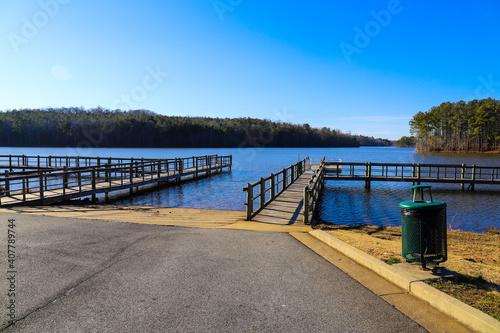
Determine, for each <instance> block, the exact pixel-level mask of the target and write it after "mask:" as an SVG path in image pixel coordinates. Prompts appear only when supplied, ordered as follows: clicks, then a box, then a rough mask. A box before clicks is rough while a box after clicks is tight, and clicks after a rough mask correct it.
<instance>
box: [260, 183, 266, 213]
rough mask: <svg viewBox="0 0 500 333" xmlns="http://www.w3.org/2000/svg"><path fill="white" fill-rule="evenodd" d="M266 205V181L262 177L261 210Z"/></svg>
mask: <svg viewBox="0 0 500 333" xmlns="http://www.w3.org/2000/svg"><path fill="white" fill-rule="evenodd" d="M265 204H266V181H265V180H264V178H262V177H260V208H264V205H265Z"/></svg>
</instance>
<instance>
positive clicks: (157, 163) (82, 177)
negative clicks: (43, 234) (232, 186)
mask: <svg viewBox="0 0 500 333" xmlns="http://www.w3.org/2000/svg"><path fill="white" fill-rule="evenodd" d="M1 158H5V156H1V157H0V159H1ZM9 158H10V160H11V161H12V162H14V163H10V164H9V165H8V166H7V167H6V169H8V170H17V169H21V170H24V169H25V168H24V167H25V166H27V165H28V166H31V167H35V166H36V165H35V166H34V165H30V164H29V163H26V162H29V158H25V157H22V158H20V159H19V161H20V163H17V164H16V163H15V162H16V161H17V160H18V159H17V158H14V159H13V158H12V156H9ZM44 159H45V157H42V158H40V157H38V159H37V162H38V163H40V161H42V162H43V161H44ZM21 160H22V161H21ZM102 160H104V161H106V162H112V164H109V163H100V162H101V158H82V157H70V158H68V159H63V158H61V160H60V161H68V162H69V163H68V164H69V165H70V167H67V166H64V167H62V168H63V169H62V170H60V169H58V170H55V169H51V168H47V167H54V168H61V165H60V164H59V165H46V164H45V163H43V164H42V165H41V166H42V167H43V168H40V169H38V170H36V171H21V172H16V171H14V172H13V173H12V174H11V172H10V171H5V173H4V174H3V176H1V177H0V205H1V206H12V205H40V204H41V205H44V204H50V203H54V202H61V201H65V200H68V199H73V198H80V197H86V196H91V197H92V201H95V199H96V195H97V194H99V193H104V194H105V198H106V199H107V198H108V194H109V193H110V192H114V191H120V190H126V189H129V190H130V193H133V191H134V190H137V189H138V188H141V187H144V186H147V185H151V184H158V186H161V185H162V184H165V183H168V182H172V181H180V180H181V179H185V178H186V177H190V178H198V177H200V176H205V175H208V174H211V173H215V172H222V171H223V170H224V169H225V170H230V169H231V166H232V156H217V155H211V156H197V157H196V156H195V157H189V158H175V159H135V160H134V159H126V160H124V159H117V158H115V159H112V158H106V159H102ZM53 161H54V160H52V162H53ZM71 161H76V163H71ZM81 162H85V163H81ZM92 162H95V163H92ZM113 162H115V163H113ZM51 164H52V163H51ZM81 164H84V166H77V165H81Z"/></svg>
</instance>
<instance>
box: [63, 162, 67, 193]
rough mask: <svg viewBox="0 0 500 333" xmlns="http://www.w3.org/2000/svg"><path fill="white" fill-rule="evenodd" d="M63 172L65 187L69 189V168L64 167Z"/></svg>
mask: <svg viewBox="0 0 500 333" xmlns="http://www.w3.org/2000/svg"><path fill="white" fill-rule="evenodd" d="M63 171H64V173H63V187H64V188H68V167H67V166H64V167H63Z"/></svg>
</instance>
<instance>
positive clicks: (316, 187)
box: [303, 159, 326, 224]
mask: <svg viewBox="0 0 500 333" xmlns="http://www.w3.org/2000/svg"><path fill="white" fill-rule="evenodd" d="M325 174H326V166H325V159H323V160H322V161H321V162H320V165H319V168H318V170H316V172H315V173H314V175H313V176H312V177H311V180H309V184H308V185H307V186H306V187H304V199H303V200H304V201H303V215H304V224H311V221H312V219H313V218H314V214H315V212H316V206H317V204H318V201H319V196H320V194H321V190H322V189H323V187H324V177H325Z"/></svg>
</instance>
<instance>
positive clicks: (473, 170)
mask: <svg viewBox="0 0 500 333" xmlns="http://www.w3.org/2000/svg"><path fill="white" fill-rule="evenodd" d="M475 180H476V165H475V164H472V183H470V190H471V191H474V181H475Z"/></svg>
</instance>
